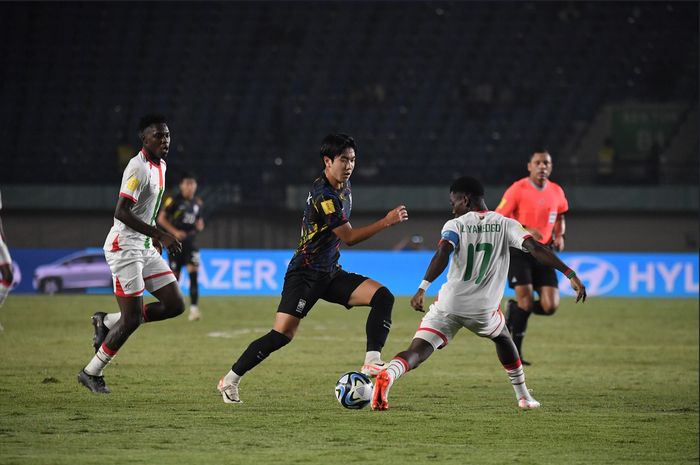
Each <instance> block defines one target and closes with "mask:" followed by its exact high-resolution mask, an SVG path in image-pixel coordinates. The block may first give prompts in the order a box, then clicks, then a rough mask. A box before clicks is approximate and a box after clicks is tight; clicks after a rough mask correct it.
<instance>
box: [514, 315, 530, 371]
mask: <svg viewBox="0 0 700 465" xmlns="http://www.w3.org/2000/svg"><path fill="white" fill-rule="evenodd" d="M528 318H530V312H526V311H525V310H523V309H522V308H520V307H518V305H517V304H516V305H511V308H510V322H511V325H512V328H511V333H512V336H513V342H514V343H515V347H516V348H517V349H518V353H519V354H520V358H522V357H523V350H522V346H523V339H524V338H525V330H526V329H527V320H528Z"/></svg>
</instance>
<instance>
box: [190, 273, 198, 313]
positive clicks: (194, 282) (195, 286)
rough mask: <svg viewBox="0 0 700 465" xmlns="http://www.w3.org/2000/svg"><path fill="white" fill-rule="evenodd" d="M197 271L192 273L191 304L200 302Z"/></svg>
mask: <svg viewBox="0 0 700 465" xmlns="http://www.w3.org/2000/svg"><path fill="white" fill-rule="evenodd" d="M198 274H199V273H198V272H197V271H193V272H192V273H190V304H191V305H195V306H196V305H197V302H199V284H198V283H197V275H198Z"/></svg>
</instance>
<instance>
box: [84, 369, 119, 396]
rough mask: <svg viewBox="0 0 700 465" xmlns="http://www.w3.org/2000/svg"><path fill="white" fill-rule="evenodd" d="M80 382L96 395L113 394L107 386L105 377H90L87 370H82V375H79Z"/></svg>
mask: <svg viewBox="0 0 700 465" xmlns="http://www.w3.org/2000/svg"><path fill="white" fill-rule="evenodd" d="M78 382H79V383H80V384H82V385H83V386H85V387H86V388H88V389H90V390H91V391H92V392H94V393H96V394H109V393H110V392H112V391H110V390H109V388H108V387H107V385H106V384H105V377H104V376H92V375H88V374H87V373H85V370H80V373H78Z"/></svg>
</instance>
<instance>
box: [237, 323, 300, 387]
mask: <svg viewBox="0 0 700 465" xmlns="http://www.w3.org/2000/svg"><path fill="white" fill-rule="evenodd" d="M290 340H291V339H289V338H288V337H287V336H285V335H284V334H282V333H278V332H277V331H275V330H274V329H273V330H271V331H270V332H269V333H267V334H266V335H264V336H263V337H261V338H258V339H256V340H254V341H253V342H251V343H250V345H249V346H248V348H247V349H246V350H245V351H244V352H243V354H241V356H240V357H239V358H238V360H236V363H234V364H233V366H232V367H231V370H233V371H234V372H235V373H238V375H239V376H243V375H245V374H246V372H247V371H248V370H251V369H253V368H255V367H256V366H257V365H258V364H260V362H262V361H263V360H265V359H266V358H267V356H268V355H270V354H271V353H272V352H274V351H276V350H278V349H281V348H282V347H284V346H286V345H287V344H289V341H290Z"/></svg>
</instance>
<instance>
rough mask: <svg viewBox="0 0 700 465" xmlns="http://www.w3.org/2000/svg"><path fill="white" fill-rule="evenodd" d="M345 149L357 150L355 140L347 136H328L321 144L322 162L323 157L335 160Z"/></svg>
mask: <svg viewBox="0 0 700 465" xmlns="http://www.w3.org/2000/svg"><path fill="white" fill-rule="evenodd" d="M345 149H353V150H357V145H355V139H353V138H352V137H351V136H348V135H347V134H328V135H327V136H326V137H324V138H323V141H322V142H321V160H323V157H328V158H330V159H331V160H334V159H335V158H336V157H337V156H339V155H340V154H341V153H343V150H345Z"/></svg>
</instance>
